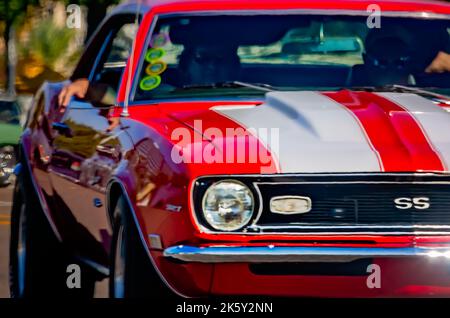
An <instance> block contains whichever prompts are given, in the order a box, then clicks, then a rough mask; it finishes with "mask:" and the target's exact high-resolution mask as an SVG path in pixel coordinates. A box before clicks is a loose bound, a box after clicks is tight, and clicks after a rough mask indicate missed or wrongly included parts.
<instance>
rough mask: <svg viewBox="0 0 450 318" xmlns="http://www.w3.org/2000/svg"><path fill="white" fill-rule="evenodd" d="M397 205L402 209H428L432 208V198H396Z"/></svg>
mask: <svg viewBox="0 0 450 318" xmlns="http://www.w3.org/2000/svg"><path fill="white" fill-rule="evenodd" d="M394 203H395V207H396V208H397V209H400V210H408V209H412V208H414V209H417V210H426V209H429V208H430V205H431V203H430V198H427V197H415V198H407V197H405V198H396V199H394Z"/></svg>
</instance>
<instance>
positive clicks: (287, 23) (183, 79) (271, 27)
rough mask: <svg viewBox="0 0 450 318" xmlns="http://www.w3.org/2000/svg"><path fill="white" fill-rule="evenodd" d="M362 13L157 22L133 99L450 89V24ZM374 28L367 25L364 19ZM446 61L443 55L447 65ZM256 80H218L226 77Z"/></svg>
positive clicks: (197, 17) (212, 18)
mask: <svg viewBox="0 0 450 318" xmlns="http://www.w3.org/2000/svg"><path fill="white" fill-rule="evenodd" d="M367 19H368V18H367V16H338V15H336V16H333V15H324V16H320V15H288V14H286V15H250V16H249V15H247V16H245V15H207V16H205V15H203V16H178V17H170V18H160V19H158V23H157V24H156V26H155V28H154V31H153V34H152V35H151V36H150V38H149V41H148V42H149V44H148V46H147V47H146V50H145V52H143V54H142V56H143V58H142V60H141V61H140V68H139V73H138V74H139V78H138V83H137V85H136V89H135V95H134V99H135V100H149V99H168V98H181V97H200V98H201V97H226V96H252V95H262V94H264V93H265V91H264V90H260V89H255V87H253V86H261V85H265V86H267V87H273V88H276V89H279V90H334V89H341V88H346V87H348V88H351V87H367V86H370V87H380V86H386V85H405V86H411V87H421V88H428V89H436V90H439V91H440V92H444V93H445V91H446V90H448V89H450V73H449V72H448V71H447V70H441V69H439V70H436V69H430V65H431V64H432V63H433V62H436V58H438V57H439V58H441V59H443V60H444V62H445V59H450V55H449V54H450V23H449V20H432V19H419V18H405V17H381V19H380V27H379V28H378V27H376V26H375V27H373V28H371V27H369V24H368V23H367ZM370 26H372V25H370ZM447 62H448V63H450V61H447ZM235 82H241V83H247V84H253V85H223V84H224V83H235Z"/></svg>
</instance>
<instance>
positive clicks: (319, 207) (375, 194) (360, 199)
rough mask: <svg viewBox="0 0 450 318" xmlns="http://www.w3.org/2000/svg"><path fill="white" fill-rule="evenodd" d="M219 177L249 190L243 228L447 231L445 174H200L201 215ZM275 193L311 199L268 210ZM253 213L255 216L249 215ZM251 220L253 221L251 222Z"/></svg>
mask: <svg viewBox="0 0 450 318" xmlns="http://www.w3.org/2000/svg"><path fill="white" fill-rule="evenodd" d="M223 179H237V180H239V181H241V182H243V183H245V184H246V185H247V186H249V187H250V188H251V189H252V190H253V191H254V193H255V199H256V210H257V211H258V210H259V209H260V208H261V214H260V215H258V218H257V220H255V219H254V220H253V221H252V222H250V223H249V225H250V224H253V225H252V226H249V227H245V228H243V229H241V230H239V231H246V232H262V233H266V232H294V233H295V232H301V233H304V232H306V233H310V232H314V233H315V232H318V233H322V232H327V233H335V232H340V233H349V232H365V233H366V232H378V233H379V232H383V233H391V234H396V233H398V234H403V233H404V232H407V233H412V234H416V233H418V232H426V233H427V234H441V233H443V234H450V174H433V173H423V174H420V173H416V174H408V173H397V174H387V173H378V174H370V173H359V174H332V173H330V174H302V175H266V176H212V177H202V178H199V179H198V180H197V182H196V187H195V188H194V192H193V195H194V207H195V211H197V215H198V217H199V221H200V222H201V223H202V224H203V225H204V226H206V227H208V225H207V223H206V222H205V221H204V220H202V219H201V217H200V214H201V213H200V211H201V199H202V198H203V195H204V193H205V191H206V189H207V188H208V187H209V186H210V185H211V184H212V183H214V182H217V181H219V180H223ZM276 196H305V197H309V198H310V199H311V201H312V209H311V211H310V212H308V213H304V214H295V215H285V214H276V213H273V212H271V211H270V199H271V198H273V197H276ZM419 197H420V198H428V200H429V203H430V207H429V208H428V209H416V208H414V207H413V208H411V209H404V210H402V209H398V208H397V207H396V206H395V203H394V200H395V199H397V198H410V199H413V198H419ZM255 217H256V216H255ZM255 221H256V222H255Z"/></svg>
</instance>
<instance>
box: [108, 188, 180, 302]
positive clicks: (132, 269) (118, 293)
mask: <svg viewBox="0 0 450 318" xmlns="http://www.w3.org/2000/svg"><path fill="white" fill-rule="evenodd" d="M113 218H114V232H113V241H112V244H111V253H110V257H111V258H110V278H109V296H110V297H111V298H152V299H154V298H157V299H174V297H175V294H174V293H173V292H172V291H170V290H169V288H168V287H166V285H165V284H164V283H163V282H162V280H161V278H160V277H159V275H158V273H157V272H156V270H155V269H154V267H153V264H152V262H151V261H150V259H149V256H148V254H147V251H146V250H145V248H146V247H144V245H143V243H142V241H141V238H140V236H139V232H138V230H137V227H136V224H135V222H134V219H133V217H132V215H131V211H130V209H129V208H128V204H127V203H126V201H125V199H124V197H123V196H121V197H120V198H119V199H118V201H117V205H116V208H115V210H114V216H113Z"/></svg>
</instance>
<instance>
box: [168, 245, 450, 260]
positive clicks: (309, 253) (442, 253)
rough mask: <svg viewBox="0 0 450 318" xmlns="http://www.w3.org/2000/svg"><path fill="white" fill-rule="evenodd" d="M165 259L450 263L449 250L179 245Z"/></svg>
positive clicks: (426, 248)
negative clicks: (442, 260)
mask: <svg viewBox="0 0 450 318" xmlns="http://www.w3.org/2000/svg"><path fill="white" fill-rule="evenodd" d="M164 256H165V257H167V258H172V259H176V260H179V261H184V262H196V263H292V262H294V263H295V262H350V261H354V260H357V259H361V258H379V257H383V258H386V257H387V258H401V257H430V258H446V259H448V260H449V261H450V247H445V248H442V247H439V248H436V247H435V248H431V247H401V248H381V247H367V248H366V247H283V246H273V245H268V246H255V247H248V246H206V247H196V246H187V245H178V246H173V247H169V248H167V249H165V250H164Z"/></svg>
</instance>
